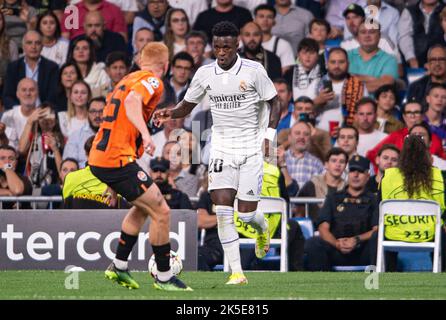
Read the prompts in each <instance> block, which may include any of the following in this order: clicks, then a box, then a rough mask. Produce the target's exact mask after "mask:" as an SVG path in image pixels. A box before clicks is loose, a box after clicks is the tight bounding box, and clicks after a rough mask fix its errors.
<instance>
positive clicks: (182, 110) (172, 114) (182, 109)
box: [153, 99, 197, 127]
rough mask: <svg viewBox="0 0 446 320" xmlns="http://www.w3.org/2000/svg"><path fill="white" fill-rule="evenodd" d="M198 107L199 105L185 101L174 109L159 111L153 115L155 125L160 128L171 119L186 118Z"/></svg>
mask: <svg viewBox="0 0 446 320" xmlns="http://www.w3.org/2000/svg"><path fill="white" fill-rule="evenodd" d="M196 105H197V103H193V102H188V101H186V100H184V99H183V100H181V101H180V102H179V103H178V104H177V105H176V106H175V107H173V108H165V109H161V110H157V111H155V113H154V114H153V121H154V124H155V125H156V126H157V127H159V126H161V125H162V124H163V123H164V122H166V121H168V120H170V119H178V118H184V117H185V116H187V115H188V114H190V113H191V111H192V109H193V108H195V106H196Z"/></svg>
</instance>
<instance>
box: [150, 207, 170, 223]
mask: <svg viewBox="0 0 446 320" xmlns="http://www.w3.org/2000/svg"><path fill="white" fill-rule="evenodd" d="M152 219H153V220H155V221H156V222H157V223H158V224H168V223H169V219H170V209H169V207H168V206H167V205H166V206H164V207H162V208H161V210H157V211H155V214H154V217H153V218H152Z"/></svg>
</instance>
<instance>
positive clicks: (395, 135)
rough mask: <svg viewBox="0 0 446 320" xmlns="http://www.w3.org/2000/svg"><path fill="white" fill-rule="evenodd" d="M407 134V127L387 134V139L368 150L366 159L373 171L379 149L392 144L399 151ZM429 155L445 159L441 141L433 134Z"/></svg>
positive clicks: (445, 155)
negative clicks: (371, 165) (372, 166)
mask: <svg viewBox="0 0 446 320" xmlns="http://www.w3.org/2000/svg"><path fill="white" fill-rule="evenodd" d="M408 134H409V129H407V127H405V128H402V129H400V130H397V131H394V132H392V133H391V134H389V135H388V136H387V137H385V138H384V139H383V140H381V142H380V143H378V144H377V145H376V146H375V147H374V148H373V149H370V150H369V151H368V152H367V158H368V159H369V160H370V161H371V162H372V163H373V165H374V166H375V169H377V168H376V164H375V158H376V156H377V155H378V151H379V149H381V147H382V146H383V145H384V144H393V145H395V146H396V147H397V148H398V149H400V150H401V149H402V148H403V144H404V139H405V138H406V136H407V135H408ZM430 153H431V154H435V155H437V156H439V157H440V158H442V159H446V154H445V152H444V149H443V146H442V144H441V139H440V138H439V137H438V136H437V135H436V134H434V133H432V142H431V147H430Z"/></svg>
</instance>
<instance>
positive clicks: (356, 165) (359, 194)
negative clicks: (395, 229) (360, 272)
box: [305, 155, 379, 271]
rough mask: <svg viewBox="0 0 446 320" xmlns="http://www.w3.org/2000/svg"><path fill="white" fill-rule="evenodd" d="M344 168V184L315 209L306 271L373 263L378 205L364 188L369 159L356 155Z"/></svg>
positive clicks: (367, 176)
mask: <svg viewBox="0 0 446 320" xmlns="http://www.w3.org/2000/svg"><path fill="white" fill-rule="evenodd" d="M348 167H349V173H348V185H347V187H346V188H345V190H343V191H338V192H336V193H334V194H329V195H327V197H326V198H325V202H324V205H323V207H322V208H321V209H320V211H319V220H318V222H317V226H318V230H319V235H320V236H318V237H313V238H311V239H309V240H307V241H306V242H305V253H306V255H307V258H308V260H307V261H308V263H307V269H308V270H309V271H331V270H332V267H333V266H355V265H375V264H376V248H377V230H378V212H379V211H378V210H379V204H378V201H377V198H376V196H375V195H374V194H373V193H371V192H368V191H367V189H366V185H367V181H368V179H369V168H370V162H369V160H367V159H366V158H364V157H361V156H359V155H356V156H354V157H353V158H352V159H351V160H350V161H349V163H348Z"/></svg>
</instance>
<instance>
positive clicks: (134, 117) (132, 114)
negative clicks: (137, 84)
mask: <svg viewBox="0 0 446 320" xmlns="http://www.w3.org/2000/svg"><path fill="white" fill-rule="evenodd" d="M124 106H125V114H126V115H127V118H128V119H129V121H130V122H131V123H132V124H133V125H134V126H135V127H136V129H138V131H139V133H141V138H142V141H143V147H144V150H146V151H147V152H148V153H149V154H150V155H153V152H154V151H155V145H154V143H153V141H152V138H151V137H150V133H149V129H147V125H146V122H145V121H144V117H143V113H142V97H141V95H140V94H138V93H136V92H134V91H130V93H129V94H128V95H127V97H126V98H125V101H124Z"/></svg>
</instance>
